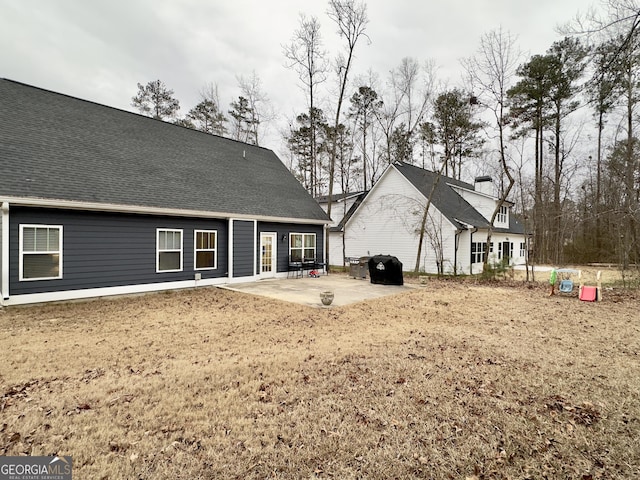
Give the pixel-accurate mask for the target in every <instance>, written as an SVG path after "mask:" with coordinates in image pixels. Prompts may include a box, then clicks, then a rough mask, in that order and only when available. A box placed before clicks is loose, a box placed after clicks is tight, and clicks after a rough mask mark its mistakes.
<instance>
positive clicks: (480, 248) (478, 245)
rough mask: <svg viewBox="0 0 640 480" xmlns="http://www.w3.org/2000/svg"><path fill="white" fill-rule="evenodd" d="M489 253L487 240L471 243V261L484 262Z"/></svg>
mask: <svg viewBox="0 0 640 480" xmlns="http://www.w3.org/2000/svg"><path fill="white" fill-rule="evenodd" d="M486 254H487V242H473V243H472V244H471V263H482V262H484V258H485V255H486Z"/></svg>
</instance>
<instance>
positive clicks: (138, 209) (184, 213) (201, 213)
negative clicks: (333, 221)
mask: <svg viewBox="0 0 640 480" xmlns="http://www.w3.org/2000/svg"><path fill="white" fill-rule="evenodd" d="M0 201H2V200H0ZM4 201H5V202H11V203H12V204H14V205H20V206H25V207H42V208H60V209H66V210H85V211H87V210H88V211H97V212H118V213H138V214H142V215H167V216H171V217H197V218H218V219H219V218H223V219H230V218H233V219H236V220H258V221H263V222H280V223H311V224H315V225H325V224H327V223H329V220H318V219H308V218H289V217H275V216H270V215H249V214H240V213H230V212H212V211H206V210H183V209H180V208H162V207H146V206H142V205H124V204H117V203H99V202H84V201H76V200H49V199H45V198H31V197H5V198H4Z"/></svg>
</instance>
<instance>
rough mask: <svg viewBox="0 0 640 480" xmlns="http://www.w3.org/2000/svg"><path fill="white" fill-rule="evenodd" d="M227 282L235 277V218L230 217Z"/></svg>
mask: <svg viewBox="0 0 640 480" xmlns="http://www.w3.org/2000/svg"><path fill="white" fill-rule="evenodd" d="M227 235H228V236H229V238H227V250H228V255H227V257H228V258H227V282H231V279H232V278H233V218H230V219H229V227H228V228H227Z"/></svg>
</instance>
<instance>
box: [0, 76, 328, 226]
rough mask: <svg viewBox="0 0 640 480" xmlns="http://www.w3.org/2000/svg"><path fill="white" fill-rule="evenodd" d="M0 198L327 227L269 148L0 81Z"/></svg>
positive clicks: (312, 201) (293, 178)
mask: <svg viewBox="0 0 640 480" xmlns="http://www.w3.org/2000/svg"><path fill="white" fill-rule="evenodd" d="M0 172H2V173H1V175H0V197H3V196H5V197H29V198H38V199H51V200H63V201H78V202H90V203H99V204H117V205H127V206H140V207H152V208H167V209H177V210H192V211H202V212H209V213H211V212H219V213H223V214H228V215H249V216H254V217H277V218H287V219H296V220H310V221H319V222H328V221H329V219H328V217H327V215H326V214H325V213H324V212H323V211H322V209H321V208H320V206H319V205H318V204H317V203H316V201H315V200H314V199H313V198H312V197H311V196H310V195H309V194H308V193H307V192H306V190H305V189H304V188H303V187H302V185H300V183H299V182H298V181H297V180H296V179H295V177H294V176H293V175H291V174H290V172H289V171H288V170H287V168H286V167H285V166H284V165H283V163H282V162H281V161H280V160H279V159H278V157H277V156H276V155H275V153H273V151H271V150H268V149H265V148H261V147H256V146H252V145H248V144H244V143H241V142H237V141H234V140H230V139H227V138H222V137H217V136H214V135H208V134H205V133H201V132H197V131H194V130H190V129H187V128H183V127H179V126H176V125H172V124H169V123H165V122H162V121H158V120H154V119H151V118H147V117H143V116H141V115H137V114H134V113H130V112H126V111H123V110H118V109H115V108H111V107H106V106H104V105H99V104H96V103H92V102H88V101H85V100H80V99H77V98H73V97H69V96H66V95H62V94H58V93H54V92H50V91H47V90H42V89H39V88H36V87H32V86H29V85H24V84H21V83H18V82H13V81H10V80H4V79H0Z"/></svg>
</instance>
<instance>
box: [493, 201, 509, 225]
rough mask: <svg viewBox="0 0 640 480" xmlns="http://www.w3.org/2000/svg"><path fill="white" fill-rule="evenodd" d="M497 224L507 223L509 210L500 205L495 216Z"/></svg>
mask: <svg viewBox="0 0 640 480" xmlns="http://www.w3.org/2000/svg"><path fill="white" fill-rule="evenodd" d="M496 222H497V223H509V208H508V207H507V206H506V205H502V206H501V207H500V210H498V215H497V216H496Z"/></svg>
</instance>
